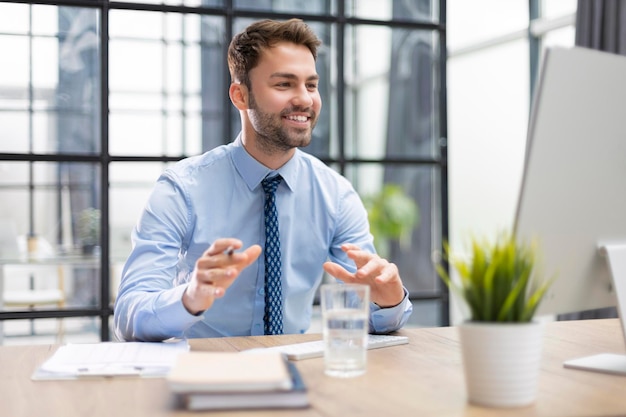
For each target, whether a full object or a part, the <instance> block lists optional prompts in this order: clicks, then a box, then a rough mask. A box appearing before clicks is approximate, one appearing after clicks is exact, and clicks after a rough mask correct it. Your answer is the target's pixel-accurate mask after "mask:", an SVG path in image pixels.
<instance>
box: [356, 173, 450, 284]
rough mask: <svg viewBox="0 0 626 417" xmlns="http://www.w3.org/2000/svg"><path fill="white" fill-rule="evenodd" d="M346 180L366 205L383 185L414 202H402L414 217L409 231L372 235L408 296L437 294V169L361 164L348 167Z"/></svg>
mask: <svg viewBox="0 0 626 417" xmlns="http://www.w3.org/2000/svg"><path fill="white" fill-rule="evenodd" d="M346 177H347V178H348V179H350V181H351V182H352V184H353V185H354V186H355V188H356V190H357V192H358V193H359V194H360V195H361V197H362V198H363V200H364V201H365V202H367V201H368V200H369V199H371V198H375V197H377V196H380V194H379V193H380V192H381V190H383V184H384V185H392V186H396V187H399V188H400V189H401V190H402V191H403V192H402V193H401V196H402V197H401V200H404V199H409V200H411V201H412V202H413V204H412V205H408V203H404V204H407V207H411V206H413V208H414V209H415V212H416V214H417V218H416V223H415V224H414V226H413V227H412V228H411V230H407V231H406V233H407V234H406V235H403V237H401V238H395V237H391V238H385V235H384V234H379V235H378V237H376V236H375V242H378V243H377V249H378V251H379V252H381V255H384V256H385V257H387V258H388V259H389V260H390V261H391V262H394V263H395V264H396V265H397V266H398V269H399V270H400V276H401V277H402V281H403V283H404V285H405V286H406V288H407V289H408V290H409V292H410V293H412V294H413V293H422V294H423V293H426V294H434V293H435V292H436V291H438V290H439V289H440V287H439V285H440V282H439V278H438V276H437V275H436V273H435V270H434V267H433V263H432V253H433V251H434V250H437V249H439V248H440V245H441V226H440V225H441V198H440V190H441V179H440V178H441V176H440V175H439V170H438V168H436V167H434V166H433V167H431V166H415V165H401V166H396V165H394V166H386V167H385V166H382V165H380V164H360V165H355V166H352V165H351V166H349V167H348V168H347V173H346ZM382 202H383V203H384V201H382ZM402 218H404V217H402ZM370 227H371V228H372V230H373V231H375V230H376V229H377V225H376V224H374V223H373V222H372V223H371V224H370ZM385 240H386V242H385Z"/></svg>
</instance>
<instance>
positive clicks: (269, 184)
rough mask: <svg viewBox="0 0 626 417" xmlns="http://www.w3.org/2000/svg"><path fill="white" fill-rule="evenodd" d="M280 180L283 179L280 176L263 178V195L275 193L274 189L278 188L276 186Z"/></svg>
mask: <svg viewBox="0 0 626 417" xmlns="http://www.w3.org/2000/svg"><path fill="white" fill-rule="evenodd" d="M282 179H283V177H281V176H280V174H278V175H274V176H273V177H271V178H269V177H265V179H264V180H263V181H262V182H261V184H262V185H263V190H264V191H265V194H274V193H275V192H276V187H278V184H280V181H281V180H282Z"/></svg>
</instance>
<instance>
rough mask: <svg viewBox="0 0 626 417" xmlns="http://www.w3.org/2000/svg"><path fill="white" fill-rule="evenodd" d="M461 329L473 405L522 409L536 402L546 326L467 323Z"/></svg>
mask: <svg viewBox="0 0 626 417" xmlns="http://www.w3.org/2000/svg"><path fill="white" fill-rule="evenodd" d="M459 329H460V340H461V350H462V357H463V368H464V371H465V383H466V385H467V395H468V401H469V402H470V403H473V404H476V405H482V406H487V407H522V406H526V405H530V404H532V403H533V402H534V401H535V399H536V396H537V383H538V377H539V368H540V366H541V348H542V341H543V324H542V323H539V322H530V323H490V322H465V323H463V324H461V325H460V326H459Z"/></svg>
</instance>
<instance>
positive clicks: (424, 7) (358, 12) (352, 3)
mask: <svg viewBox="0 0 626 417" xmlns="http://www.w3.org/2000/svg"><path fill="white" fill-rule="evenodd" d="M438 4H439V2H438V1H434V0H348V1H346V14H347V15H348V16H354V17H358V18H361V19H373V20H392V19H393V20H414V21H424V20H426V21H438V20H439V19H438V15H439V8H438Z"/></svg>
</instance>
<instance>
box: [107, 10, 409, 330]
mask: <svg viewBox="0 0 626 417" xmlns="http://www.w3.org/2000/svg"><path fill="white" fill-rule="evenodd" d="M319 45H320V41H319V39H318V38H317V36H316V35H315V34H314V33H313V31H312V30H311V29H310V28H309V27H308V26H307V25H306V24H304V23H303V22H302V21H300V20H297V19H292V20H289V21H287V22H275V21H269V20H266V21H261V22H256V23H253V24H252V25H250V26H249V27H248V28H246V29H245V30H244V31H243V32H242V33H240V34H238V35H236V36H235V37H234V38H233V40H232V42H231V44H230V47H229V50H228V65H229V70H230V73H231V78H232V84H231V85H230V89H229V94H230V98H231V101H232V103H233V104H234V106H235V107H236V108H237V109H238V110H239V112H240V115H241V125H242V130H241V133H240V135H239V136H238V137H237V139H236V140H235V141H234V142H232V143H230V144H228V145H224V146H220V147H217V148H215V149H213V150H211V151H209V152H207V153H205V154H203V155H200V156H196V157H191V158H187V159H186V160H183V161H181V162H179V163H178V164H176V165H175V166H174V167H172V168H170V169H167V170H166V171H165V172H164V173H163V174H162V176H161V177H160V178H159V180H158V181H157V184H156V185H155V188H154V190H153V192H152V194H151V196H150V198H149V200H148V202H147V205H146V207H145V209H144V212H143V214H142V216H141V218H140V220H139V222H138V224H137V226H136V227H135V229H134V231H133V236H132V238H133V250H132V252H131V254H130V257H129V259H128V261H127V262H126V265H125V267H124V271H123V273H122V281H121V284H120V290H119V294H118V297H117V301H116V305H115V315H114V318H115V329H116V334H117V336H118V337H119V338H120V339H124V340H144V341H157V340H164V339H167V338H171V337H217V336H240V335H262V334H276V333H283V332H284V333H304V332H305V331H306V330H307V329H308V327H309V325H310V320H311V311H312V303H313V299H314V296H315V292H316V289H317V287H318V285H319V284H320V282H321V281H322V277H323V271H326V273H328V274H329V275H331V276H334V277H335V278H337V279H339V280H341V281H343V282H346V283H364V284H368V285H369V286H370V288H371V301H372V303H371V308H370V310H371V314H370V332H374V333H385V332H390V331H393V330H396V329H398V328H400V327H401V326H403V325H404V324H405V323H406V321H407V319H408V317H409V315H410V314H411V311H412V309H411V303H410V301H409V300H408V293H407V291H406V289H405V288H404V287H403V285H402V281H401V279H400V276H399V274H398V269H397V267H396V266H395V265H394V264H392V263H389V262H388V261H386V260H384V259H381V258H380V257H379V256H377V255H376V254H375V250H374V246H373V241H372V236H371V234H370V233H369V224H368V221H367V213H366V211H365V209H364V207H363V204H362V202H361V200H360V199H359V197H358V195H357V193H356V192H355V191H354V189H353V188H352V186H351V185H350V184H349V182H348V181H347V180H346V179H345V178H343V177H342V176H340V175H339V174H338V173H336V172H335V171H333V170H332V169H330V168H329V167H327V166H326V165H324V164H323V163H322V162H320V161H319V160H317V159H316V158H314V157H312V156H311V155H308V154H306V153H304V152H302V151H300V150H299V149H297V148H299V147H303V146H307V145H308V144H309V142H310V141H311V134H312V131H313V128H314V126H315V123H316V121H317V117H318V115H319V113H320V109H321V106H322V102H321V98H320V95H319V92H318V88H317V84H318V75H317V73H316V70H315V60H316V57H317V47H318V46H319ZM277 174H278V175H280V177H276V175H277ZM269 181H273V183H274V185H273V187H275V191H272V190H271V189H270V190H265V187H266V183H269ZM270 188H271V187H270ZM274 204H275V205H274ZM266 210H267V212H266ZM272 213H273V214H272ZM267 219H269V220H267ZM266 221H267V222H268V224H269V226H267V232H266ZM276 222H277V224H278V226H277V227H274V226H272V225H275V224H276ZM275 233H277V234H275ZM271 250H274V252H271ZM262 253H263V256H261V254H262ZM266 274H267V276H266ZM276 274H278V275H276ZM266 283H267V285H268V286H267V287H266ZM266 295H267V297H266Z"/></svg>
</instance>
